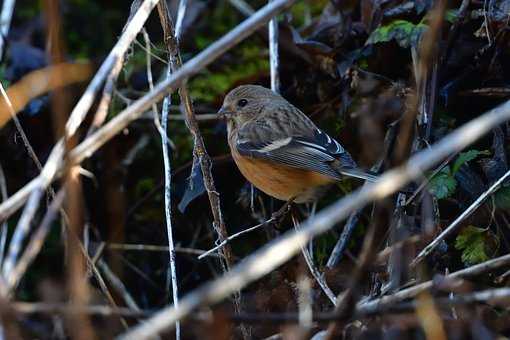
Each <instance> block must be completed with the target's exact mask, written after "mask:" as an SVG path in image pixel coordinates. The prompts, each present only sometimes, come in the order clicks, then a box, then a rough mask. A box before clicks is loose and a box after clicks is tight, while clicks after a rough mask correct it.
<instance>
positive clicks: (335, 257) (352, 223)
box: [326, 210, 361, 268]
mask: <svg viewBox="0 0 510 340" xmlns="http://www.w3.org/2000/svg"><path fill="white" fill-rule="evenodd" d="M360 215H361V210H357V211H354V212H352V213H351V215H350V216H349V218H348V219H347V222H346V223H345V225H344V229H343V230H342V234H340V237H339V238H338V241H337V242H336V244H335V247H334V248H333V250H332V251H331V255H329V258H328V262H327V263H326V267H328V268H334V267H335V266H336V265H337V264H338V262H340V260H341V259H342V256H343V253H344V251H345V248H347V244H348V243H349V240H350V238H351V235H352V232H353V231H354V228H355V227H356V225H357V224H358V221H359V217H360Z"/></svg>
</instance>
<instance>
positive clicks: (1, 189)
mask: <svg viewBox="0 0 510 340" xmlns="http://www.w3.org/2000/svg"><path fill="white" fill-rule="evenodd" d="M0 197H1V198H2V202H3V201H5V200H6V199H7V198H8V197H9V194H8V192H7V181H6V180H5V173H4V169H3V167H2V164H0ZM8 227H9V226H8V224H7V221H4V222H3V223H2V225H1V226H0V228H1V230H0V266H1V265H2V263H3V261H4V255H5V242H6V241H7V232H8V229H7V228H8Z"/></svg>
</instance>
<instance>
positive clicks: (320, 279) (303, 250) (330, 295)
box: [292, 215, 337, 306]
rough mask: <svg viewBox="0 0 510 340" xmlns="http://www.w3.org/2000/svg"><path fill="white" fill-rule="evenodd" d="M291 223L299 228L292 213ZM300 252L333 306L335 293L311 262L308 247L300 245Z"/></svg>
mask: <svg viewBox="0 0 510 340" xmlns="http://www.w3.org/2000/svg"><path fill="white" fill-rule="evenodd" d="M292 223H293V224H294V229H295V230H296V231H297V230H299V222H298V221H297V220H296V218H295V217H294V215H292ZM301 253H302V254H303V257H304V259H305V262H306V265H307V266H308V269H309V270H310V273H311V274H312V276H313V278H314V279H315V281H317V283H318V284H319V287H321V289H322V291H323V292H324V294H325V295H326V297H327V298H328V299H329V301H331V303H332V304H333V306H336V303H337V300H336V296H335V293H333V291H332V290H331V288H329V286H328V284H327V282H326V281H325V280H324V277H323V275H322V274H321V273H320V272H319V269H317V267H316V266H315V264H314V263H313V259H312V256H311V255H310V252H309V251H308V248H307V247H306V246H305V247H302V248H301Z"/></svg>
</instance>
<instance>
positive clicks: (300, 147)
mask: <svg viewBox="0 0 510 340" xmlns="http://www.w3.org/2000/svg"><path fill="white" fill-rule="evenodd" d="M310 123H311V122H310ZM311 124H312V125H311V126H309V131H304V132H306V134H302V135H298V136H294V135H292V134H291V133H288V131H287V132H286V131H285V129H275V128H274V126H273V125H272V124H271V121H270V120H268V119H267V117H266V119H265V120H260V121H255V122H252V123H250V124H246V125H245V126H244V127H242V128H241V129H240V130H239V131H238V139H237V143H236V148H237V151H238V152H239V153H240V154H241V155H243V156H248V157H252V158H259V159H266V160H270V161H274V162H278V163H281V164H283V165H286V166H290V167H294V168H299V169H304V170H311V171H315V172H318V173H321V174H323V175H326V176H329V177H332V178H335V179H340V178H341V175H342V174H345V175H349V176H354V177H362V176H361V175H359V174H358V175H356V173H357V172H358V170H357V166H356V163H355V162H354V160H353V159H352V157H351V155H350V154H349V153H348V152H347V151H346V150H345V149H344V148H343V147H342V146H341V145H340V144H339V143H338V142H337V141H336V140H334V139H333V138H331V137H330V136H328V135H327V134H326V133H325V132H323V131H321V130H320V129H318V128H317V127H315V125H313V123H311ZM275 131H280V133H278V132H275ZM343 170H345V171H343ZM349 170H352V171H351V172H352V174H351V173H349ZM353 174H354V175H353ZM363 178H365V177H363Z"/></svg>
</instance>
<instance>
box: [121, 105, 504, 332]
mask: <svg viewBox="0 0 510 340" xmlns="http://www.w3.org/2000/svg"><path fill="white" fill-rule="evenodd" d="M509 119H510V101H508V102H505V103H504V104H502V105H500V106H498V107H496V108H494V109H493V110H491V111H489V112H487V113H485V114H484V115H481V116H480V117H478V118H475V119H473V120H472V121H470V122H468V123H466V124H464V125H463V126H461V127H460V128H458V129H456V130H455V131H453V132H452V133H450V134H449V135H447V136H446V137H444V138H443V139H441V140H440V141H439V142H437V143H436V144H434V145H433V146H432V147H431V148H429V149H426V150H423V151H421V152H418V153H416V154H415V155H413V156H412V157H411V158H410V159H409V161H408V162H407V163H406V164H404V165H402V166H399V167H397V168H395V169H393V170H390V171H387V172H386V173H385V174H384V175H382V176H381V177H380V178H379V180H378V181H377V182H375V183H371V184H369V185H367V186H364V187H363V188H362V189H358V190H357V191H355V192H353V193H352V194H350V195H348V196H345V197H344V198H342V199H340V200H338V201H337V202H335V203H333V204H332V205H330V206H329V207H327V208H325V209H323V210H322V211H320V212H319V213H317V214H316V215H315V216H313V217H311V218H309V219H307V220H306V221H304V222H303V223H302V226H301V228H300V230H299V231H294V232H293V231H288V232H287V233H285V234H283V235H282V236H280V237H279V238H277V239H275V240H273V241H271V242H269V243H268V244H266V245H265V246H263V247H262V248H261V249H259V250H258V251H256V252H254V253H253V254H252V255H250V256H248V257H247V258H245V259H244V260H243V261H242V262H241V263H239V264H238V265H236V266H235V267H233V268H232V270H231V271H230V272H228V273H227V274H225V275H224V276H222V277H220V278H218V279H216V280H214V281H211V282H209V283H207V284H205V285H203V286H201V287H200V288H198V289H196V290H195V291H193V292H191V293H189V294H188V295H186V296H184V297H183V298H182V299H181V301H180V305H179V307H178V308H175V307H173V306H170V307H166V308H163V309H162V310H160V311H159V312H158V313H156V314H155V315H154V316H153V317H152V318H150V319H148V320H147V321H146V322H145V323H144V324H143V325H138V326H136V327H135V328H133V329H132V330H130V331H129V332H127V333H126V334H123V335H121V336H120V337H119V338H120V339H146V338H149V337H151V336H153V335H155V334H158V333H159V332H161V331H163V330H165V329H168V328H171V327H172V326H173V325H174V324H175V322H176V321H177V320H181V319H182V318H184V317H185V316H187V315H189V314H190V313H191V312H192V311H193V310H195V309H196V308H197V307H198V306H201V305H204V304H207V303H214V302H217V301H220V300H222V299H224V298H225V297H227V296H228V295H230V294H231V293H232V292H235V291H238V290H239V289H241V288H243V287H244V286H246V285H247V284H249V283H251V282H253V281H255V280H257V279H259V278H261V277H262V276H264V275H266V274H267V273H269V272H271V271H272V270H274V269H275V268H277V267H278V266H280V265H282V264H283V263H285V262H286V261H288V260H289V259H290V258H291V257H292V256H294V255H295V254H296V253H297V252H299V251H300V250H301V247H303V246H305V245H306V243H307V242H308V241H309V240H310V239H312V238H313V237H314V236H316V235H319V234H322V233H324V232H326V231H328V230H329V229H331V227H332V226H333V225H334V224H335V223H336V222H338V221H340V220H342V219H345V218H346V217H347V216H348V215H349V213H350V212H351V211H353V210H355V209H359V208H361V207H363V206H365V205H366V204H368V203H370V202H373V201H375V200H379V199H382V198H384V197H386V196H388V195H391V194H392V193H394V192H396V191H397V190H398V189H400V188H401V187H403V186H404V185H406V184H407V183H409V182H410V181H412V180H414V179H417V178H419V177H421V176H422V174H423V172H424V171H426V170H428V169H430V168H431V167H433V166H434V165H435V164H437V163H439V162H440V161H441V160H443V159H444V158H446V157H447V156H448V155H450V154H451V153H452V152H455V151H458V150H461V149H463V148H465V147H466V146H468V145H470V144H471V143H473V142H474V141H476V140H477V139H478V138H480V137H481V136H482V135H483V134H485V133H487V132H488V131H489V130H491V129H492V128H493V127H494V126H497V125H499V124H501V123H503V122H504V121H506V120H509ZM508 257H509V258H510V255H508Z"/></svg>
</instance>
